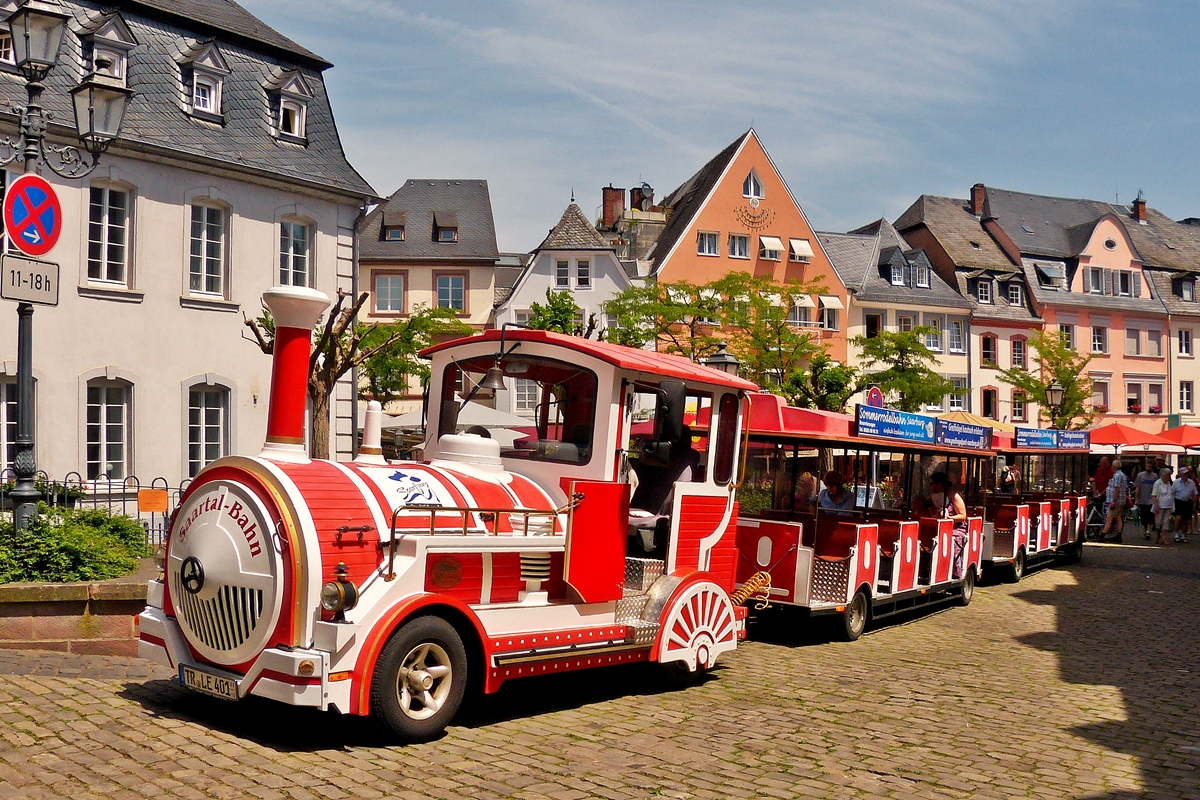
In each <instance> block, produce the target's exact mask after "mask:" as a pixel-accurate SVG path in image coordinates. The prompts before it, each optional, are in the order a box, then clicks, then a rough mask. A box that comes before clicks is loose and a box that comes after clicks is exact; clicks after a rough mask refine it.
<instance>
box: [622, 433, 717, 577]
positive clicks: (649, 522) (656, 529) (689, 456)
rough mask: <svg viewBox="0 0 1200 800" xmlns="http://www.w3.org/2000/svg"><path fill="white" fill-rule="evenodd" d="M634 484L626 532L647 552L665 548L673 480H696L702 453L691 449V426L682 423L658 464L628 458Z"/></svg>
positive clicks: (659, 550) (671, 502)
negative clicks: (666, 457) (666, 456)
mask: <svg viewBox="0 0 1200 800" xmlns="http://www.w3.org/2000/svg"><path fill="white" fill-rule="evenodd" d="M630 466H631V468H632V469H633V472H634V475H635V476H636V477H637V488H636V489H635V490H634V493H633V497H631V498H630V500H629V535H630V537H631V538H632V539H634V540H636V544H637V546H639V547H640V548H641V549H642V550H643V551H644V552H646V553H647V554H651V553H656V552H660V553H661V552H662V551H664V550H665V548H666V541H667V537H668V535H669V534H670V530H671V508H672V506H673V505H674V503H675V484H676V483H691V482H693V481H697V480H700V474H701V468H702V466H703V456H702V454H701V453H699V452H698V451H696V450H693V449H692V430H691V428H689V427H688V426H687V425H684V426H683V435H682V436H680V437H679V441H678V442H672V443H671V458H670V460H669V461H668V462H667V463H666V464H664V465H662V466H658V465H654V464H647V463H646V462H644V461H642V460H641V459H637V460H636V461H633V462H631V464H630Z"/></svg>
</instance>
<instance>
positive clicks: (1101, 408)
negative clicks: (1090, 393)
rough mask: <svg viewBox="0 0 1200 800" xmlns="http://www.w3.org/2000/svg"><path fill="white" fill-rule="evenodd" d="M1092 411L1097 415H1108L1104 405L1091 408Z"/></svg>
mask: <svg viewBox="0 0 1200 800" xmlns="http://www.w3.org/2000/svg"><path fill="white" fill-rule="evenodd" d="M1092 410H1094V411H1095V412H1096V413H1097V414H1107V413H1108V406H1106V405H1104V404H1103V403H1101V404H1100V405H1098V406H1092Z"/></svg>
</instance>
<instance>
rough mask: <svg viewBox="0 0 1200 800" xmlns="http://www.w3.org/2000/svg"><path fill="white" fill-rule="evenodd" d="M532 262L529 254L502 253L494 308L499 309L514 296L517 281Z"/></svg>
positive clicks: (497, 273)
mask: <svg viewBox="0 0 1200 800" xmlns="http://www.w3.org/2000/svg"><path fill="white" fill-rule="evenodd" d="M530 260H531V257H530V254H528V253H501V254H500V258H499V260H498V261H497V262H496V284H495V288H494V290H493V291H494V295H493V297H494V300H493V306H494V307H499V306H500V305H501V304H502V303H504V301H505V300H507V299H508V298H509V295H511V294H512V290H513V287H514V286H516V284H517V279H518V278H519V277H521V273H522V272H524V271H525V267H526V265H528V264H529V262H530Z"/></svg>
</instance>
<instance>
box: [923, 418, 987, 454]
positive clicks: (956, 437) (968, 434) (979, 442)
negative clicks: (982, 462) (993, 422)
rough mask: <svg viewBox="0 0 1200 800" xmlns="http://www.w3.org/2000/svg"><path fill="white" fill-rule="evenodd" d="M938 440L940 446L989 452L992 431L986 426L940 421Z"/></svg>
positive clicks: (937, 428) (937, 433)
mask: <svg viewBox="0 0 1200 800" xmlns="http://www.w3.org/2000/svg"><path fill="white" fill-rule="evenodd" d="M936 439H937V443H938V444H944V445H947V446H949V447H963V448H967V449H969V450H987V449H988V448H989V447H991V446H992V429H991V428H989V427H987V426H985V425H972V424H970V423H969V422H952V421H950V420H946V419H939V420H938V421H937V427H936Z"/></svg>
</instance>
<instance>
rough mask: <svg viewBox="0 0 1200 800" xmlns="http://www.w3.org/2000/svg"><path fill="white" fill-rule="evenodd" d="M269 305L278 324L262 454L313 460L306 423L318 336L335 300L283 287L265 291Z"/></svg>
mask: <svg viewBox="0 0 1200 800" xmlns="http://www.w3.org/2000/svg"><path fill="white" fill-rule="evenodd" d="M263 305H265V306H266V307H267V310H268V311H270V312H271V317H272V318H273V319H274V320H275V353H274V356H273V360H272V362H271V399H270V404H269V406H268V407H267V441H266V443H265V444H264V445H263V452H262V455H263V456H264V457H266V458H271V459H274V460H276V461H307V460H308V453H307V452H306V451H305V449H304V420H305V415H306V414H307V413H308V362H309V357H310V356H311V355H312V332H313V327H314V326H315V325H316V324H317V320H319V319H320V318H321V314H323V313H324V312H325V309H327V308H329V297H328V295H326V294H325V293H324V292H318V291H317V290H315V289H305V288H301V287H296V286H277V287H275V288H273V289H268V290H267V291H265V292H263Z"/></svg>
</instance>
